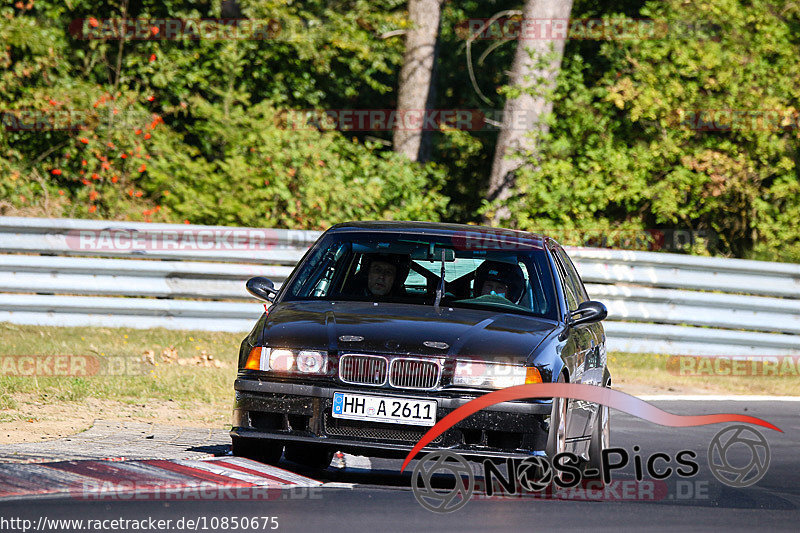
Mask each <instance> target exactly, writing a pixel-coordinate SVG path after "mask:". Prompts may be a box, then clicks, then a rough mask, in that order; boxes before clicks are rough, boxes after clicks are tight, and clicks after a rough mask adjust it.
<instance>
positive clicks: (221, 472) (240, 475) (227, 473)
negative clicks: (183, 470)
mask: <svg viewBox="0 0 800 533" xmlns="http://www.w3.org/2000/svg"><path fill="white" fill-rule="evenodd" d="M173 462H175V463H177V464H179V465H183V466H188V467H190V468H194V469H196V470H203V471H205V472H211V473H212V474H216V475H218V476H223V477H227V478H231V479H238V480H239V481H245V482H247V483H252V484H253V485H256V486H268V487H276V488H278V487H285V486H287V484H286V483H281V482H279V481H275V480H274V479H268V478H265V477H259V476H255V475H253V474H248V473H246V472H240V471H238V470H233V469H231V468H225V467H223V466H222V465H219V464H215V463H211V462H208V461H193V460H185V461H184V460H178V461H173Z"/></svg>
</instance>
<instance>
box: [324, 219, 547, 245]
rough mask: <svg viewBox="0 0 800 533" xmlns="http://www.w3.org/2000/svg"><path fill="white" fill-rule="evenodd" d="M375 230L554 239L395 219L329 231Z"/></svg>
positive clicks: (540, 242) (538, 241)
mask: <svg viewBox="0 0 800 533" xmlns="http://www.w3.org/2000/svg"><path fill="white" fill-rule="evenodd" d="M362 231H363V232H374V233H416V234H422V235H444V236H452V237H463V238H470V237H474V238H480V237H481V236H483V237H486V238H488V239H494V240H502V239H509V240H511V241H514V240H519V239H522V240H525V241H533V243H535V244H537V245H538V246H542V245H543V243H544V241H552V239H551V238H550V237H547V236H545V235H540V234H538V233H530V232H527V231H520V230H511V229H506V228H493V227H490V226H474V225H471V224H450V223H444V222H414V221H395V220H374V221H364V222H342V223H340V224H336V225H335V226H332V227H331V228H330V229H329V230H328V232H330V233H345V232H348V233H349V232H362Z"/></svg>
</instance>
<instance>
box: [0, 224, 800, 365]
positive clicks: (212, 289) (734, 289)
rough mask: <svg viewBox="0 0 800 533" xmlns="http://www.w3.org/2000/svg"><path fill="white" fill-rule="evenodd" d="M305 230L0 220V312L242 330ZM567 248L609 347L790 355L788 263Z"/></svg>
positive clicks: (798, 342) (797, 296) (22, 317)
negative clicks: (263, 279) (248, 285)
mask: <svg viewBox="0 0 800 533" xmlns="http://www.w3.org/2000/svg"><path fill="white" fill-rule="evenodd" d="M319 234H320V233H319V232H315V231H295V230H275V229H256V228H233V227H224V226H191V225H181V224H146V223H131V222H109V221H96V220H75V219H38V218H14V217H0V321H8V322H14V323H19V324H42V325H61V326H67V325H76V326H77V325H80V326H87V325H89V326H109V327H133V328H151V327H166V328H173V329H201V330H217V331H247V330H249V329H250V328H251V327H252V325H253V321H254V319H255V318H257V317H258V316H259V315H260V313H261V312H262V311H263V306H262V305H261V304H259V303H257V302H255V301H254V300H252V299H251V298H249V297H248V295H247V293H246V292H245V290H244V281H245V280H246V279H247V278H249V277H251V276H256V275H262V276H267V277H269V278H270V279H272V280H274V281H276V282H277V283H281V282H282V281H284V280H285V279H286V277H287V276H288V275H289V273H290V272H291V270H292V268H293V265H294V264H295V263H296V262H297V261H298V260H299V259H300V258H301V257H302V256H303V254H304V253H305V252H306V250H307V249H308V247H309V246H310V245H311V243H313V242H314V241H315V240H316V239H317V237H318V236H319ZM569 253H570V256H571V257H572V258H573V260H574V261H575V263H576V266H577V268H578V270H579V271H580V273H581V276H582V277H583V280H584V282H585V283H586V285H587V290H588V291H589V294H590V295H591V297H592V298H595V299H597V300H600V301H602V302H604V303H605V304H606V305H607V306H608V308H609V318H608V321H606V322H605V325H606V332H607V336H608V347H609V349H610V350H621V351H630V352H653V353H670V354H699V355H717V354H724V355H753V354H760V355H778V354H800V335H798V334H799V333H800V265H795V264H783V263H767V262H761V261H746V260H740V259H720V258H705V257H693V256H686V255H676V254H666V253H657V252H632V251H620V250H604V249H589V248H571V249H569ZM89 256H92V257H89ZM220 300H233V301H220ZM237 300H238V301H237Z"/></svg>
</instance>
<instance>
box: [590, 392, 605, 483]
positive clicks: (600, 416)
mask: <svg viewBox="0 0 800 533" xmlns="http://www.w3.org/2000/svg"><path fill="white" fill-rule="evenodd" d="M610 386H611V384H610V382H606V387H610ZM610 446H611V412H610V411H609V409H608V406H605V405H599V406H598V409H597V420H596V421H595V424H594V430H593V431H592V440H591V441H590V442H589V462H588V464H587V468H589V469H592V468H594V469H597V471H598V472H599V473H600V474H599V476H598V477H600V479H603V456H602V453H603V450H604V449H606V448H609V447H610Z"/></svg>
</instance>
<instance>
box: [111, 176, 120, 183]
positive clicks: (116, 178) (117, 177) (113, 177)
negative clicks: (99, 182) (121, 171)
mask: <svg viewBox="0 0 800 533" xmlns="http://www.w3.org/2000/svg"><path fill="white" fill-rule="evenodd" d="M118 181H119V176H111V183H116V182H118Z"/></svg>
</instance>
